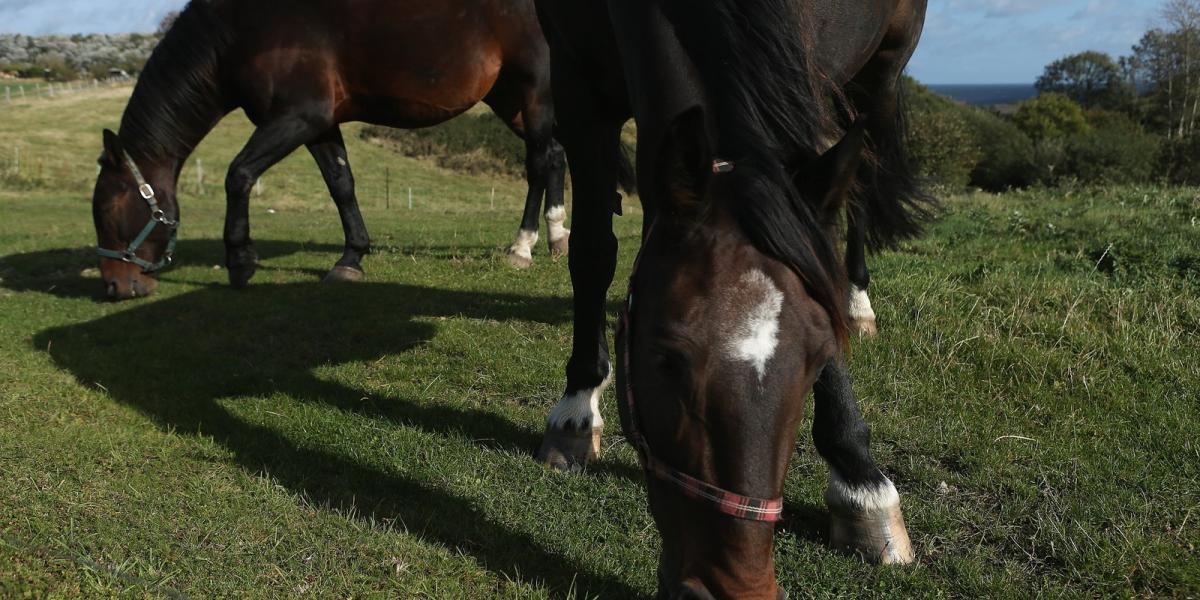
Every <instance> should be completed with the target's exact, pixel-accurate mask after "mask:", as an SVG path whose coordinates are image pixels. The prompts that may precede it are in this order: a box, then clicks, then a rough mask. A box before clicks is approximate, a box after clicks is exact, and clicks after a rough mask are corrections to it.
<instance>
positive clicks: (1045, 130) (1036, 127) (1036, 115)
mask: <svg viewBox="0 0 1200 600" xmlns="http://www.w3.org/2000/svg"><path fill="white" fill-rule="evenodd" d="M1013 123H1015V124H1016V126H1017V127H1020V128H1021V131H1024V132H1025V135H1028V136H1029V137H1030V138H1032V139H1033V141H1035V142H1041V141H1043V140H1052V139H1058V138H1065V137H1069V136H1073V135H1082V134H1085V133H1087V132H1088V129H1090V126H1089V125H1088V122H1087V117H1086V116H1085V115H1084V113H1083V108H1082V107H1081V106H1079V105H1078V104H1076V103H1075V101H1074V100H1071V99H1070V98H1068V97H1066V96H1064V95H1062V94H1042V95H1040V96H1038V97H1037V98H1034V99H1033V100H1026V101H1025V102H1022V103H1021V104H1019V105H1018V106H1017V114H1015V115H1013Z"/></svg>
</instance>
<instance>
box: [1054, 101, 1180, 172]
mask: <svg viewBox="0 0 1200 600" xmlns="http://www.w3.org/2000/svg"><path fill="white" fill-rule="evenodd" d="M1088 120H1089V122H1090V125H1091V127H1090V131H1088V132H1087V133H1083V134H1079V135H1076V136H1072V137H1071V138H1068V140H1067V142H1066V148H1065V164H1064V165H1063V167H1064V174H1065V175H1069V176H1071V177H1074V178H1076V179H1078V180H1079V181H1081V182H1083V183H1140V182H1145V181H1149V180H1150V179H1152V178H1153V177H1154V175H1155V171H1156V169H1157V166H1158V165H1157V162H1158V156H1159V139H1158V138H1157V137H1156V136H1153V135H1151V134H1148V133H1146V132H1145V131H1144V130H1143V129H1142V127H1141V126H1140V125H1138V124H1137V123H1135V122H1134V121H1133V120H1131V119H1130V118H1129V117H1127V116H1125V115H1123V114H1120V113H1114V112H1109V111H1092V112H1090V113H1089V114H1088Z"/></svg>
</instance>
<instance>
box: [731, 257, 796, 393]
mask: <svg viewBox="0 0 1200 600" xmlns="http://www.w3.org/2000/svg"><path fill="white" fill-rule="evenodd" d="M742 286H743V288H742V292H741V293H740V294H739V296H740V295H741V294H746V295H748V296H749V297H751V298H753V302H754V304H752V305H751V306H741V307H738V308H740V310H742V311H743V315H742V316H743V319H742V321H741V323H738V324H737V325H735V326H734V329H733V330H732V331H730V332H729V336H728V337H729V341H728V343H727V344H726V346H725V350H726V352H728V354H729V357H730V358H732V359H734V360H739V361H744V362H748V363H750V364H751V365H753V366H754V370H755V371H757V372H758V378H759V380H762V378H763V376H764V375H766V372H767V362H769V361H770V360H771V357H772V356H773V355H774V354H775V347H776V346H778V345H779V340H778V339H777V336H778V334H779V312H780V311H781V310H782V309H783V292H781V291H779V288H777V287H775V282H774V281H771V278H770V277H768V276H767V274H766V273H763V272H762V271H759V270H758V269H754V270H753V271H750V272H749V273H746V274H745V275H743V276H742Z"/></svg>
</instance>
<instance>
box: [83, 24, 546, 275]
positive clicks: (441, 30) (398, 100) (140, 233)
mask: <svg viewBox="0 0 1200 600" xmlns="http://www.w3.org/2000/svg"><path fill="white" fill-rule="evenodd" d="M480 100H483V101H484V102H486V103H487V104H488V105H489V106H491V107H492V110H493V111H494V112H495V113H496V115H497V116H499V117H500V118H501V119H502V120H503V121H504V122H505V123H506V124H508V126H509V127H510V128H512V130H513V131H514V132H516V133H517V134H518V135H521V136H523V137H524V139H525V143H526V170H527V177H528V180H529V194H528V196H527V199H526V205H525V214H524V218H523V220H522V222H521V228H520V231H519V233H518V238H517V241H516V242H515V243H514V244H513V246H512V247H511V248H510V251H509V255H510V260H511V261H512V262H513V263H514V264H517V265H518V266H526V265H528V264H529V262H530V261H531V260H532V256H531V250H532V248H533V247H534V245H536V242H537V238H538V233H537V230H538V209H539V208H540V206H541V202H542V198H543V196H544V197H545V207H546V210H545V216H546V221H547V224H548V225H549V230H550V236H549V237H550V247H551V250H552V251H554V252H565V251H566V249H567V237H568V235H569V231H568V230H567V229H565V228H564V227H563V223H564V220H565V218H566V211H565V210H564V208H563V182H564V178H565V165H564V163H563V156H562V149H561V147H560V146H559V145H558V143H557V142H556V141H555V140H554V137H553V133H554V132H553V129H554V109H553V104H552V102H551V93H550V85H549V56H548V50H547V48H546V43H545V40H544V38H543V36H542V32H541V29H540V28H539V25H538V21H537V17H536V14H535V12H534V7H533V2H532V0H433V1H431V0H402V1H399V2H388V1H384V0H355V1H353V2H351V1H349V0H322V1H314V2H287V1H283V0H264V1H256V2H239V1H235V0H194V1H193V2H191V3H190V4H189V5H188V6H187V8H186V9H184V11H183V13H182V14H181V15H180V16H179V19H178V20H177V21H176V22H175V24H174V26H173V27H172V28H171V30H170V31H169V32H168V33H167V35H166V37H165V38H164V39H163V41H162V43H161V44H159V46H158V48H157V49H155V51H154V54H153V55H152V56H151V58H150V60H149V62H148V63H147V65H146V68H145V71H144V72H143V73H142V75H141V78H140V80H139V81H138V84H137V87H136V88H135V89H134V92H133V97H132V98H131V99H130V101H129V105H128V106H127V107H126V109H125V114H124V116H123V117H122V119H121V129H120V134H119V135H118V134H114V133H112V132H106V133H105V136H104V154H103V156H102V157H101V160H100V166H101V172H100V176H99V178H98V180H97V181H96V188H95V194H94V199H93V214H94V218H95V222H96V233H97V237H98V240H99V247H100V249H101V256H102V259H101V271H102V274H103V277H104V281H105V284H106V287H107V290H108V294H109V295H110V296H112V297H114V298H129V297H133V296H144V295H147V294H149V293H151V292H152V291H153V290H154V287H155V286H156V280H155V279H154V275H153V272H154V271H157V270H158V269H159V268H161V267H163V266H165V265H166V264H167V263H168V262H169V260H170V251H169V250H170V249H171V246H173V240H174V230H175V227H176V226H177V224H176V223H177V221H178V215H179V205H178V202H177V196H176V181H177V179H178V176H179V172H180V169H182V167H183V164H184V161H185V159H186V158H187V156H188V155H189V154H190V153H191V152H192V150H193V149H194V148H195V147H196V145H197V144H199V143H200V140H201V139H203V138H204V136H205V135H207V134H208V132H209V131H211V130H212V128H213V127H214V126H215V125H216V124H217V122H218V121H219V120H220V119H221V118H222V117H223V116H225V115H226V114H228V113H229V112H230V111H232V110H234V109H236V108H239V107H240V108H242V109H244V110H245V111H246V114H247V116H248V117H249V118H250V120H251V121H253V122H254V124H255V125H256V126H257V129H256V130H255V132H254V134H253V135H252V136H251V138H250V141H249V142H248V143H247V144H246V146H245V148H244V149H243V150H242V151H241V152H240V153H239V154H238V155H237V157H236V158H235V159H234V160H233V163H232V164H231V165H230V167H229V174H228V178H227V179H226V182H225V189H226V193H227V198H228V207H227V213H226V220H225V246H226V259H225V260H226V265H227V266H228V268H229V279H230V282H231V283H232V284H233V285H234V286H236V287H240V286H244V285H246V283H247V282H248V281H249V280H250V278H251V277H252V276H253V275H254V271H255V264H256V260H257V255H256V254H255V251H254V246H253V244H252V242H251V240H250V226H249V212H248V211H249V194H250V190H251V187H252V186H253V185H254V182H255V181H256V180H257V179H258V178H259V176H261V175H262V174H263V173H264V172H265V171H266V170H267V169H268V168H270V167H271V166H272V165H274V164H275V163H276V162H278V161H280V160H281V159H283V158H284V157H286V156H287V155H288V154H290V153H291V152H292V151H294V150H296V149H297V148H299V147H300V146H307V147H308V150H309V152H311V153H312V156H313V158H314V159H316V162H317V165H318V166H319V167H320V169H321V173H322V175H323V176H324V178H325V182H326V184H327V185H328V187H329V192H330V194H331V195H332V196H333V200H334V202H335V203H336V204H337V207H338V213H339V216H340V217H341V221H342V227H343V229H344V231H345V236H346V247H345V253H344V254H343V256H342V258H341V259H340V260H339V261H338V262H337V265H336V266H335V267H334V269H333V270H332V271H331V272H330V273H329V274H328V275H327V276H326V280H357V279H361V278H362V276H363V270H362V265H361V259H362V256H363V255H364V254H366V253H367V252H368V251H369V249H370V240H369V239H368V237H367V231H366V227H365V225H364V224H363V219H362V215H361V214H360V213H359V209H358V203H357V200H356V198H355V194H354V178H353V175H352V174H351V171H350V163H349V162H348V160H347V156H346V148H345V145H344V143H343V141H342V134H341V131H340V129H339V127H338V125H339V124H340V123H344V122H347V121H366V122H369V123H375V124H380V125H387V126H392V127H401V128H414V127H424V126H429V125H435V124H437V123H441V122H443V121H446V120H447V119H450V118H451V117H454V116H455V115H458V114H460V113H462V112H464V111H466V110H467V109H469V108H471V107H472V106H473V105H475V104H476V103H477V102H479V101H480ZM139 173H140V174H139ZM156 211H161V212H156Z"/></svg>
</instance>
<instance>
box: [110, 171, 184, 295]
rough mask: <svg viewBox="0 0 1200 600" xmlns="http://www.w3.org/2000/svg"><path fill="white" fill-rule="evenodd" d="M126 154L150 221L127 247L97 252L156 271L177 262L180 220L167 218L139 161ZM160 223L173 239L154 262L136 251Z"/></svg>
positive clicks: (143, 268) (147, 270) (145, 269)
mask: <svg viewBox="0 0 1200 600" xmlns="http://www.w3.org/2000/svg"><path fill="white" fill-rule="evenodd" d="M124 154H125V164H126V165H128V166H129V170H130V171H131V172H132V173H133V178H134V179H135V180H136V181H137V184H138V194H139V195H140V196H141V197H142V199H143V200H145V201H146V204H147V205H148V206H149V207H150V221H149V222H148V223H146V226H145V227H143V228H142V231H141V232H140V233H138V235H137V237H136V238H134V239H133V242H131V243H130V244H129V246H127V247H126V248H125V250H108V249H105V248H96V254H99V255H100V257H102V258H111V259H114V260H119V261H121V262H127V263H133V264H135V265H137V266H139V267H141V268H142V272H144V273H156V272H158V271H161V270H163V269H165V268H167V267H168V266H170V265H171V263H173V262H175V240H176V235H177V234H178V232H179V221H178V220H176V221H172V220H170V219H168V218H167V215H166V213H164V212H163V210H162V209H161V208H159V207H158V200H157V199H155V197H154V188H153V187H152V186H151V185H150V184H149V183H146V178H145V177H142V172H141V170H139V169H138V166H137V163H136V162H134V161H133V157H131V156H129V153H128V152H125V153H124ZM159 225H162V226H164V227H167V228H168V229H170V230H171V239H170V240H169V241H168V242H167V251H166V252H164V253H163V257H162V258H160V259H159V260H158V262H153V263H152V262H150V261H148V260H146V259H144V258H141V257H139V256H138V255H137V254H136V252H137V249H138V248H140V247H141V246H142V243H143V242H145V241H146V238H148V237H150V233H151V232H153V231H154V229H155V228H156V227H158V226H159Z"/></svg>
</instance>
